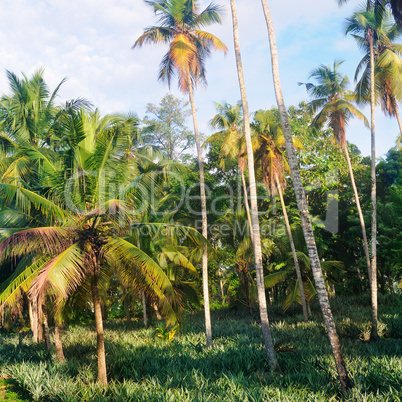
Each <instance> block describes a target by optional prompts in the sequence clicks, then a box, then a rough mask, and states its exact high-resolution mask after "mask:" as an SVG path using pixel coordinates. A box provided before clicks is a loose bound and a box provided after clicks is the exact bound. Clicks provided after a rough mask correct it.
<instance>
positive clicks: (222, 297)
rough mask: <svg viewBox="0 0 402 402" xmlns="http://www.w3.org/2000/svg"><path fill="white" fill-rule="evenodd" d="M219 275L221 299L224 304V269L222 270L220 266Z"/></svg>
mask: <svg viewBox="0 0 402 402" xmlns="http://www.w3.org/2000/svg"><path fill="white" fill-rule="evenodd" d="M218 276H219V287H220V289H221V299H222V304H223V303H225V294H224V292H223V282H222V270H221V267H220V266H219V268H218Z"/></svg>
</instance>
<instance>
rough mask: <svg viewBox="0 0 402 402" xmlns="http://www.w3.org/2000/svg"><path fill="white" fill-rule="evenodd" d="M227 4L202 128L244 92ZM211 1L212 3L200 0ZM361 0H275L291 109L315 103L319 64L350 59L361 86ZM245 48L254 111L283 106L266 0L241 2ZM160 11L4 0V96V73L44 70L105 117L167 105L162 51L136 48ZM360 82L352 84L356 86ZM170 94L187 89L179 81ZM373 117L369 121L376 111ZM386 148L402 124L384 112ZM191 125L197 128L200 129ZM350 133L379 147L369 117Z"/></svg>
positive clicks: (127, 3)
mask: <svg viewBox="0 0 402 402" xmlns="http://www.w3.org/2000/svg"><path fill="white" fill-rule="evenodd" d="M216 2H217V3H218V4H222V5H223V6H224V7H225V8H226V13H225V15H224V18H223V24H222V26H215V27H211V28H210V29H209V30H210V31H211V32H213V33H214V34H216V35H217V36H219V37H220V38H221V39H222V40H223V41H224V42H225V43H226V45H227V46H228V48H229V53H228V55H227V56H226V57H224V56H223V55H222V54H214V55H213V57H212V58H211V59H210V60H208V62H207V70H208V75H207V78H208V83H209V85H208V87H207V88H206V89H203V88H200V89H198V90H197V92H196V103H197V109H198V119H199V123H200V129H201V131H203V132H204V133H205V134H208V133H209V132H210V130H209V128H208V126H207V122H208V120H209V119H211V118H212V116H213V115H214V113H215V109H214V102H222V101H227V102H229V103H235V102H237V100H238V99H239V98H240V95H239V89H238V82H237V75H236V65H235V59H234V52H233V39H232V23H231V17H230V6H229V1H228V0H216ZM200 4H201V6H203V7H205V6H206V5H207V4H208V2H206V1H200ZM357 4H358V2H357V1H350V4H348V5H347V6H345V7H343V8H342V9H340V8H338V6H337V2H336V0H309V1H308V2H307V1H300V0H287V1H278V0H271V1H270V7H271V13H272V17H273V19H274V25H275V29H276V35H277V45H278V50H279V63H280V73H281V81H282V86H283V91H284V96H285V102H286V104H287V106H290V105H297V104H298V103H299V102H300V101H303V100H308V98H307V94H306V92H305V89H304V88H303V87H299V86H298V85H297V82H298V81H302V82H306V81H307V80H308V76H309V73H310V71H311V70H312V69H314V68H315V67H317V66H318V65H319V64H326V65H328V64H332V63H333V61H334V59H338V60H345V63H344V64H343V66H342V69H341V72H342V73H344V74H347V75H348V76H349V79H350V80H351V82H352V84H353V76H354V71H355V68H356V65H357V63H358V61H359V60H360V58H361V56H362V55H361V54H360V53H359V51H358V49H357V47H356V46H355V43H354V41H353V39H352V38H350V37H345V35H344V33H343V32H344V19H345V17H347V16H350V15H351V14H352V12H353V10H354V9H355V8H356V6H357ZM237 7H238V18H239V25H240V44H241V50H242V58H243V66H244V71H245V81H246V86H247V93H248V99H249V104H250V110H251V111H255V110H257V109H259V108H270V107H272V106H274V105H275V97H274V93H273V85H272V77H271V67H270V58H269V48H268V37H267V31H266V25H265V21H264V18H263V14H262V9H261V3H260V1H258V0H253V1H251V0H238V1H237ZM154 21H155V20H154V17H153V14H152V11H151V10H150V9H149V8H148V7H147V6H145V4H144V3H143V1H142V0H2V1H1V2H0V43H1V46H0V67H1V70H2V71H1V73H0V93H8V92H9V89H8V84H7V80H6V77H5V74H4V71H5V70H6V69H8V70H10V71H13V72H15V73H18V74H19V73H21V72H24V73H25V74H27V75H30V74H32V73H33V72H34V71H35V70H36V69H38V68H40V67H44V68H45V79H46V81H47V83H48V84H49V86H50V88H51V89H52V88H54V87H55V86H56V85H57V84H58V82H60V81H61V79H62V78H63V77H65V76H67V77H68V81H67V82H66V83H65V84H64V85H63V86H62V89H61V91H60V99H59V101H60V103H61V102H63V101H64V100H66V99H71V98H77V97H85V98H86V99H88V100H90V101H91V102H92V103H93V104H94V105H95V106H97V107H98V108H99V109H100V110H101V112H102V113H103V114H106V113H113V112H128V111H133V112H136V113H137V114H138V115H139V117H143V116H144V114H145V106H146V104H147V103H148V102H152V103H158V102H159V101H160V99H161V98H162V97H163V95H164V94H166V93H167V92H168V88H167V87H166V86H165V85H164V84H162V83H159V82H157V73H158V65H159V62H160V60H161V58H162V56H163V54H164V52H165V51H166V49H165V48H164V47H163V46H161V47H147V48H143V49H136V50H135V51H132V50H131V46H132V44H133V43H134V41H135V40H136V39H137V38H138V36H139V35H141V33H142V31H143V29H144V27H146V26H149V25H152V24H153V23H154ZM352 84H351V85H352ZM171 92H172V93H173V94H174V95H175V96H178V97H182V95H181V94H180V93H179V92H178V91H177V90H176V84H175V83H173V85H172V88H171ZM364 113H365V114H366V116H367V117H368V118H369V109H368V108H366V109H365V110H364ZM376 119H377V123H376V131H377V154H378V155H379V156H383V155H384V154H385V153H386V152H387V150H388V149H389V148H390V147H392V146H393V145H394V144H395V140H396V137H397V135H398V126H397V123H396V121H394V120H391V119H389V118H386V117H384V115H383V114H382V113H381V110H380V109H379V108H378V110H377V111H376ZM190 123H191V122H189V126H190V127H191V124H190ZM346 135H347V138H348V140H349V141H350V142H353V143H355V144H356V145H357V146H358V147H359V148H360V150H361V151H362V154H363V155H368V154H369V153H370V133H369V131H368V130H367V129H366V128H365V127H364V126H363V124H362V123H361V122H360V121H352V122H351V124H350V126H349V127H348V130H347V134H346Z"/></svg>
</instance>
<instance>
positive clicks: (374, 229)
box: [367, 29, 378, 341]
mask: <svg viewBox="0 0 402 402" xmlns="http://www.w3.org/2000/svg"><path fill="white" fill-rule="evenodd" d="M367 36H368V41H369V45H370V109H371V311H372V319H371V323H372V324H371V339H372V340H374V341H375V340H377V339H378V317H377V315H378V300H377V177H376V174H375V162H376V160H375V78H374V76H375V71H374V70H375V65H374V49H373V41H374V37H373V36H374V32H373V31H372V30H371V29H369V30H368V32H367Z"/></svg>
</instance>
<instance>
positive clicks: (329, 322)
mask: <svg viewBox="0 0 402 402" xmlns="http://www.w3.org/2000/svg"><path fill="white" fill-rule="evenodd" d="M261 2H262V6H263V9H264V14H265V20H266V22H267V28H268V36H269V42H270V48H271V61H272V75H273V81H274V87H275V96H276V100H277V103H278V109H279V114H280V118H281V123H282V128H283V134H284V137H285V142H286V151H287V155H288V160H289V167H290V171H291V175H292V180H293V187H294V190H295V194H296V201H297V206H298V209H299V213H300V218H301V223H302V228H303V233H304V238H305V241H306V245H307V250H308V254H309V257H310V262H311V269H312V271H313V276H314V281H315V286H316V291H317V296H318V300H319V302H320V307H321V312H322V315H323V318H324V322H325V326H326V329H327V333H328V338H329V341H330V344H331V348H332V353H333V355H334V359H335V364H336V368H337V371H338V375H339V379H340V383H341V387H342V391H343V392H346V391H347V390H348V389H349V388H350V387H351V384H350V380H349V376H348V373H347V371H346V366H345V362H344V360H343V356H342V352H341V347H340V344H339V339H338V334H337V333H336V328H335V323H334V320H333V317H332V311H331V307H330V304H329V300H328V294H327V291H326V288H325V283H324V277H323V274H322V270H321V264H320V259H319V257H318V252H317V245H316V243H315V238H314V233H313V227H312V224H311V218H310V214H309V211H308V207H307V199H306V194H305V192H304V189H303V183H302V180H301V176H300V171H299V165H298V161H297V157H296V151H295V148H294V146H293V139H292V133H291V131H290V125H289V119H288V115H287V111H286V107H285V102H284V100H283V94H282V87H281V83H280V78H279V64H278V51H277V48H276V41H275V32H274V27H273V23H272V18H271V13H270V11H269V7H268V2H267V0H261Z"/></svg>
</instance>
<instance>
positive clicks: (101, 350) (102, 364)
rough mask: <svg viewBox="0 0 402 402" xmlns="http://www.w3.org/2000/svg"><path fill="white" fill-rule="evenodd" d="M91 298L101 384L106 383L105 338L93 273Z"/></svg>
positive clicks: (96, 283)
mask: <svg viewBox="0 0 402 402" xmlns="http://www.w3.org/2000/svg"><path fill="white" fill-rule="evenodd" d="M95 269H96V268H95ZM92 300H93V303H94V311H95V326H96V337H97V354H98V380H99V382H101V383H102V384H107V374H106V355H105V340H104V336H103V320H102V308H101V298H100V295H99V289H98V278H97V276H96V273H95V275H94V276H93V277H92Z"/></svg>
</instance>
